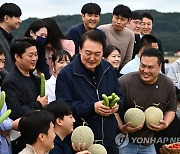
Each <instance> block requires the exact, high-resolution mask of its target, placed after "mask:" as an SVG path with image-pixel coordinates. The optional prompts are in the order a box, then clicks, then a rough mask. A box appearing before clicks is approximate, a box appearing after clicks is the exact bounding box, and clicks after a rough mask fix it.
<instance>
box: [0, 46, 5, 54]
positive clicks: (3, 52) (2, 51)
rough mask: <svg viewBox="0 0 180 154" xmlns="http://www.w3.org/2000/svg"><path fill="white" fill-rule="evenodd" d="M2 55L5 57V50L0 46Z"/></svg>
mask: <svg viewBox="0 0 180 154" xmlns="http://www.w3.org/2000/svg"><path fill="white" fill-rule="evenodd" d="M2 54H4V55H5V50H4V48H3V47H2V46H1V45H0V55H2Z"/></svg>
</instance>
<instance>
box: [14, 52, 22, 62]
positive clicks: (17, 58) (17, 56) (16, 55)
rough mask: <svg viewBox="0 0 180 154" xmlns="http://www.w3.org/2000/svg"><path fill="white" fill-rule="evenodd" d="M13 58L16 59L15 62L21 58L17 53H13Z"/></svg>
mask: <svg viewBox="0 0 180 154" xmlns="http://www.w3.org/2000/svg"><path fill="white" fill-rule="evenodd" d="M14 58H15V61H17V62H18V61H20V59H21V57H19V55H18V54H15V55H14Z"/></svg>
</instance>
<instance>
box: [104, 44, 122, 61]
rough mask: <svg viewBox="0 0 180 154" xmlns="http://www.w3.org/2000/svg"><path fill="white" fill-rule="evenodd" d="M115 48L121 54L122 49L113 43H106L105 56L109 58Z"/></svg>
mask: <svg viewBox="0 0 180 154" xmlns="http://www.w3.org/2000/svg"><path fill="white" fill-rule="evenodd" d="M114 50H117V51H118V52H119V54H121V51H120V50H119V49H118V48H117V47H115V46H113V45H106V47H105V48H104V52H103V57H104V58H107V57H108V56H109V55H110V54H111V53H112V52H113V51H114Z"/></svg>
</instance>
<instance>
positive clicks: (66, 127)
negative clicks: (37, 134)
mask: <svg viewBox="0 0 180 154" xmlns="http://www.w3.org/2000/svg"><path fill="white" fill-rule="evenodd" d="M45 110H47V111H49V112H51V113H52V114H53V115H54V116H55V119H56V122H55V130H57V127H59V128H60V129H61V131H63V132H64V134H66V135H68V134H70V133H71V132H72V131H73V124H74V122H75V119H74V117H73V115H72V108H71V106H70V105H69V104H67V103H66V102H64V101H60V100H56V101H53V102H50V104H48V105H47V106H46V108H45Z"/></svg>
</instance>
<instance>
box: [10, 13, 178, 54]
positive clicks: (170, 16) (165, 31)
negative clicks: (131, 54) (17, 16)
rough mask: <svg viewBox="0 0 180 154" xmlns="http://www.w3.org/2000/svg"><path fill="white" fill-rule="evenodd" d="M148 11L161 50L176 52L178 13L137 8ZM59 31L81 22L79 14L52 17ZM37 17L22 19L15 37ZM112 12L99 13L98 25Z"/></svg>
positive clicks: (105, 20) (22, 33) (110, 17)
mask: <svg viewBox="0 0 180 154" xmlns="http://www.w3.org/2000/svg"><path fill="white" fill-rule="evenodd" d="M143 11H146V12H149V13H151V15H152V16H153V18H154V24H153V32H152V34H153V35H154V36H156V37H158V38H160V39H161V41H162V45H163V50H164V51H170V52H176V51H178V50H180V13H161V12H157V11H155V10H138V12H140V13H141V12H143ZM53 18H54V19H55V20H56V22H57V24H58V26H59V27H60V29H61V31H62V32H63V33H64V34H66V32H67V31H68V29H69V28H70V27H71V26H72V25H75V24H78V23H80V22H81V16H80V15H58V16H55V17H53ZM36 19H37V18H28V19H27V20H24V21H23V22H22V24H21V26H20V28H19V29H18V30H16V31H14V32H13V35H14V36H15V37H19V36H23V35H24V33H25V31H26V29H27V28H28V26H29V25H30V24H31V23H32V22H33V21H34V20H36ZM111 19H112V14H111V13H106V14H102V15H101V20H100V25H101V24H107V23H111Z"/></svg>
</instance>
